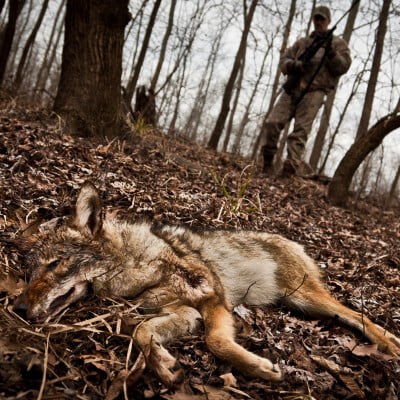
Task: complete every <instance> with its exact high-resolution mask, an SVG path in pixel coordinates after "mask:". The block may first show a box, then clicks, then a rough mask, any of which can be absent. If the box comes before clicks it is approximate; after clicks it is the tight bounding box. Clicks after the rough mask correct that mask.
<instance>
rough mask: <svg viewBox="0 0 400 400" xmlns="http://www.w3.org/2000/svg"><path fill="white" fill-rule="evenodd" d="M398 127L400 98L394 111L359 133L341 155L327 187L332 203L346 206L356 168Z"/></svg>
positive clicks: (399, 125)
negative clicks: (342, 155) (343, 154)
mask: <svg viewBox="0 0 400 400" xmlns="http://www.w3.org/2000/svg"><path fill="white" fill-rule="evenodd" d="M398 128H400V100H399V103H398V105H397V106H396V109H395V111H394V112H393V113H391V114H388V115H386V116H385V117H383V118H381V119H380V120H379V121H378V122H377V123H376V124H375V125H373V126H372V127H371V128H370V129H369V130H368V131H367V132H365V133H364V134H360V135H359V136H358V137H357V138H356V140H355V142H354V143H353V145H352V146H351V147H350V149H349V150H348V151H347V153H346V154H345V156H344V157H343V159H342V161H341V162H340V164H339V166H338V168H337V169H336V172H335V174H334V176H333V178H332V182H331V183H330V185H329V189H328V198H329V200H330V202H331V203H332V204H334V205H337V206H346V204H347V201H348V196H349V187H350V183H351V180H352V178H353V175H354V173H355V172H356V170H357V168H358V167H359V165H360V164H361V163H362V161H363V160H364V159H365V157H366V156H367V155H368V154H369V153H370V152H371V151H373V150H375V149H376V148H377V147H378V146H379V145H380V144H381V143H382V140H383V139H384V138H385V137H386V136H387V135H388V134H389V133H390V132H392V131H394V130H395V129H398Z"/></svg>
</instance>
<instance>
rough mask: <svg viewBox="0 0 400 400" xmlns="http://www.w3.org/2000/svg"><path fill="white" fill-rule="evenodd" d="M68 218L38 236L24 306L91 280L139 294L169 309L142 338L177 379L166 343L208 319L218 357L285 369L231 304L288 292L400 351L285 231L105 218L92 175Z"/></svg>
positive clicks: (259, 371) (168, 376) (47, 305)
mask: <svg viewBox="0 0 400 400" xmlns="http://www.w3.org/2000/svg"><path fill="white" fill-rule="evenodd" d="M59 225H60V226H55V227H54V229H53V231H52V232H51V234H47V235H45V234H44V233H42V235H45V236H44V238H43V237H42V239H38V240H37V242H36V243H35V244H34V246H33V248H32V250H31V253H32V255H31V257H30V258H28V259H29V260H30V263H31V264H32V265H31V266H32V268H33V273H32V276H31V279H30V282H29V284H28V286H27V289H26V291H25V292H24V293H23V295H21V297H20V298H19V300H18V301H17V302H16V305H15V309H16V310H19V311H24V312H25V315H26V318H27V319H29V320H32V321H43V320H44V319H46V318H47V317H49V316H52V315H55V314H58V313H59V312H60V311H61V310H63V309H65V308H66V307H67V306H68V305H69V304H71V303H72V302H74V301H76V300H78V299H79V298H82V297H83V296H85V295H86V293H87V290H88V287H89V285H91V286H92V287H93V288H94V292H95V293H96V292H97V293H99V292H106V293H108V294H109V295H115V296H122V297H126V298H131V299H136V300H139V301H140V302H141V305H142V306H143V307H144V308H150V309H152V313H154V309H156V310H158V311H159V316H157V317H154V318H151V319H149V320H146V321H145V322H144V323H142V324H140V325H139V326H138V327H137V329H136V331H135V332H134V339H135V341H136V343H137V345H138V348H140V349H141V350H142V351H143V352H146V353H147V354H148V357H146V362H148V365H147V366H148V367H149V368H151V369H152V370H153V371H154V372H155V373H156V374H157V375H158V377H159V378H160V379H161V380H162V381H163V382H164V383H165V384H167V385H171V384H173V383H174V382H175V381H176V380H177V379H178V377H179V374H180V373H179V371H177V370H176V369H175V368H176V359H175V358H174V357H173V356H172V355H171V354H170V353H169V352H168V350H167V349H166V348H165V347H164V346H165V345H166V344H167V343H168V342H170V341H172V340H174V339H176V338H179V337H181V336H184V335H187V334H188V333H190V332H193V331H194V330H195V329H196V328H197V327H198V325H199V320H200V319H202V320H203V322H204V327H205V340H206V343H207V345H208V347H209V349H210V350H211V351H212V352H213V353H214V354H215V355H216V356H217V357H219V358H221V359H223V360H225V361H227V362H229V363H231V364H232V365H233V366H234V367H235V368H237V369H238V370H240V371H242V372H243V373H244V374H247V375H249V376H253V377H258V378H263V379H267V380H272V381H278V380H280V379H281V378H282V373H281V371H280V369H279V366H278V365H276V364H273V363H272V362H271V361H270V360H268V359H266V358H263V357H260V356H258V355H255V354H253V353H251V352H249V351H247V350H245V349H244V348H243V347H242V346H240V345H239V344H238V343H236V342H235V329H234V322H233V318H232V313H231V312H232V308H233V307H235V306H237V305H239V304H241V303H246V304H248V305H266V304H271V303H276V302H279V301H280V302H283V303H284V304H287V305H288V306H292V307H294V308H297V309H300V310H302V311H304V312H305V313H308V314H310V315H312V316H319V317H337V318H338V319H339V321H341V322H343V323H345V324H347V325H349V326H351V327H353V328H356V329H358V330H360V331H361V332H362V333H363V334H365V336H366V337H367V338H368V339H369V340H371V342H373V343H377V344H378V347H379V348H380V349H381V350H382V351H385V352H387V353H389V354H391V355H393V356H394V357H399V356H400V340H399V339H398V338H397V337H396V336H394V335H393V334H391V333H389V332H388V331H386V330H385V329H384V328H382V327H380V326H378V325H376V324H374V323H372V322H371V321H370V320H369V319H368V318H367V317H366V316H365V315H361V314H360V313H358V312H355V311H352V310H350V309H349V308H347V307H345V306H344V305H342V304H340V303H339V302H338V301H336V300H335V299H334V298H333V297H332V296H331V295H330V294H329V293H328V292H327V290H326V289H325V288H324V286H323V284H322V283H321V279H320V274H319V271H318V267H317V266H316V264H315V263H314V261H313V260H312V259H311V258H310V257H309V256H307V255H306V253H305V252H304V250H303V248H302V246H300V245H299V244H297V243H294V242H292V241H290V240H287V239H285V238H283V237H282V236H279V235H275V234H269V233H264V232H252V231H233V232H226V231H205V232H198V233H196V232H194V231H192V230H190V229H188V228H184V227H181V226H180V227H177V226H160V225H157V224H150V223H146V222H139V223H135V224H129V223H127V222H121V221H119V220H117V219H113V218H109V219H107V218H106V219H104V220H103V218H102V206H101V200H100V196H99V193H98V191H97V189H96V188H95V186H94V185H93V184H91V183H86V184H84V185H83V186H82V188H81V189H80V192H79V195H78V199H77V202H76V206H75V211H74V214H73V215H72V216H71V217H70V218H69V219H68V220H67V221H66V222H62V223H61V224H59ZM39 236H40V235H39Z"/></svg>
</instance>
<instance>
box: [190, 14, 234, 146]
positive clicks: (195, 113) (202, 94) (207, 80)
mask: <svg viewBox="0 0 400 400" xmlns="http://www.w3.org/2000/svg"><path fill="white" fill-rule="evenodd" d="M232 19H233V16H231V17H230V18H228V19H227V21H226V22H225V23H224V24H223V25H221V29H220V30H219V31H218V33H217V35H216V38H215V39H214V40H213V42H212V45H211V50H210V53H209V56H208V59H207V63H206V67H205V69H204V72H203V74H202V77H201V81H200V84H199V86H198V89H197V93H196V96H195V100H194V102H193V107H192V109H191V111H190V114H189V117H188V119H187V121H186V125H185V128H184V131H185V132H186V133H187V135H188V136H189V137H190V138H191V139H192V140H194V139H195V137H196V135H197V130H198V127H199V124H200V120H201V116H202V114H203V111H204V107H205V104H206V99H207V97H208V93H209V90H210V86H211V81H212V77H213V76H214V69H215V64H216V61H217V58H218V55H219V54H220V47H221V41H222V37H223V35H224V33H225V31H226V29H227V27H228V26H229V25H230V23H231V21H232Z"/></svg>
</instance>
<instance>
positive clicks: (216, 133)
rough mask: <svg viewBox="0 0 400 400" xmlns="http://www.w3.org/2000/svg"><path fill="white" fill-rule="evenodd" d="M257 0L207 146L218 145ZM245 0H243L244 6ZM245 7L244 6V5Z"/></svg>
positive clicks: (252, 5) (250, 12)
mask: <svg viewBox="0 0 400 400" xmlns="http://www.w3.org/2000/svg"><path fill="white" fill-rule="evenodd" d="M257 2H258V0H252V2H251V5H250V9H249V12H248V14H247V16H246V19H245V24H244V29H243V33H242V38H241V40H240V45H239V49H238V51H237V53H236V57H235V61H234V63H233V67H232V71H231V74H230V76H229V80H228V83H227V84H226V87H225V91H224V95H223V98H222V104H221V111H220V113H219V115H218V118H217V122H216V124H215V127H214V130H213V132H212V134H211V137H210V140H209V142H208V147H209V148H211V149H214V150H216V149H217V146H218V142H219V139H220V137H221V135H222V131H223V129H224V125H225V121H226V117H227V116H228V112H229V103H230V100H231V97H232V91H233V86H234V84H235V81H236V77H237V74H238V72H239V68H240V63H241V60H242V58H243V56H244V54H245V49H246V45H247V36H248V34H249V31H250V26H251V22H252V20H253V15H254V11H255V9H256V6H257ZM245 4H246V2H245V1H244V6H245ZM244 9H246V7H244Z"/></svg>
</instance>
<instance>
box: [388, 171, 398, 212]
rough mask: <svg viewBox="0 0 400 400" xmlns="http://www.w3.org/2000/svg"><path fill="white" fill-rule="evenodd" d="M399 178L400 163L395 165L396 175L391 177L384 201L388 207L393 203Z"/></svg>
mask: <svg viewBox="0 0 400 400" xmlns="http://www.w3.org/2000/svg"><path fill="white" fill-rule="evenodd" d="M399 180H400V164H399V166H398V167H397V172H396V175H395V177H394V179H393V182H392V185H391V186H390V192H389V196H388V198H387V202H386V205H387V206H388V207H390V206H391V205H392V204H393V201H394V199H395V197H396V189H397V186H398V184H399Z"/></svg>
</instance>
